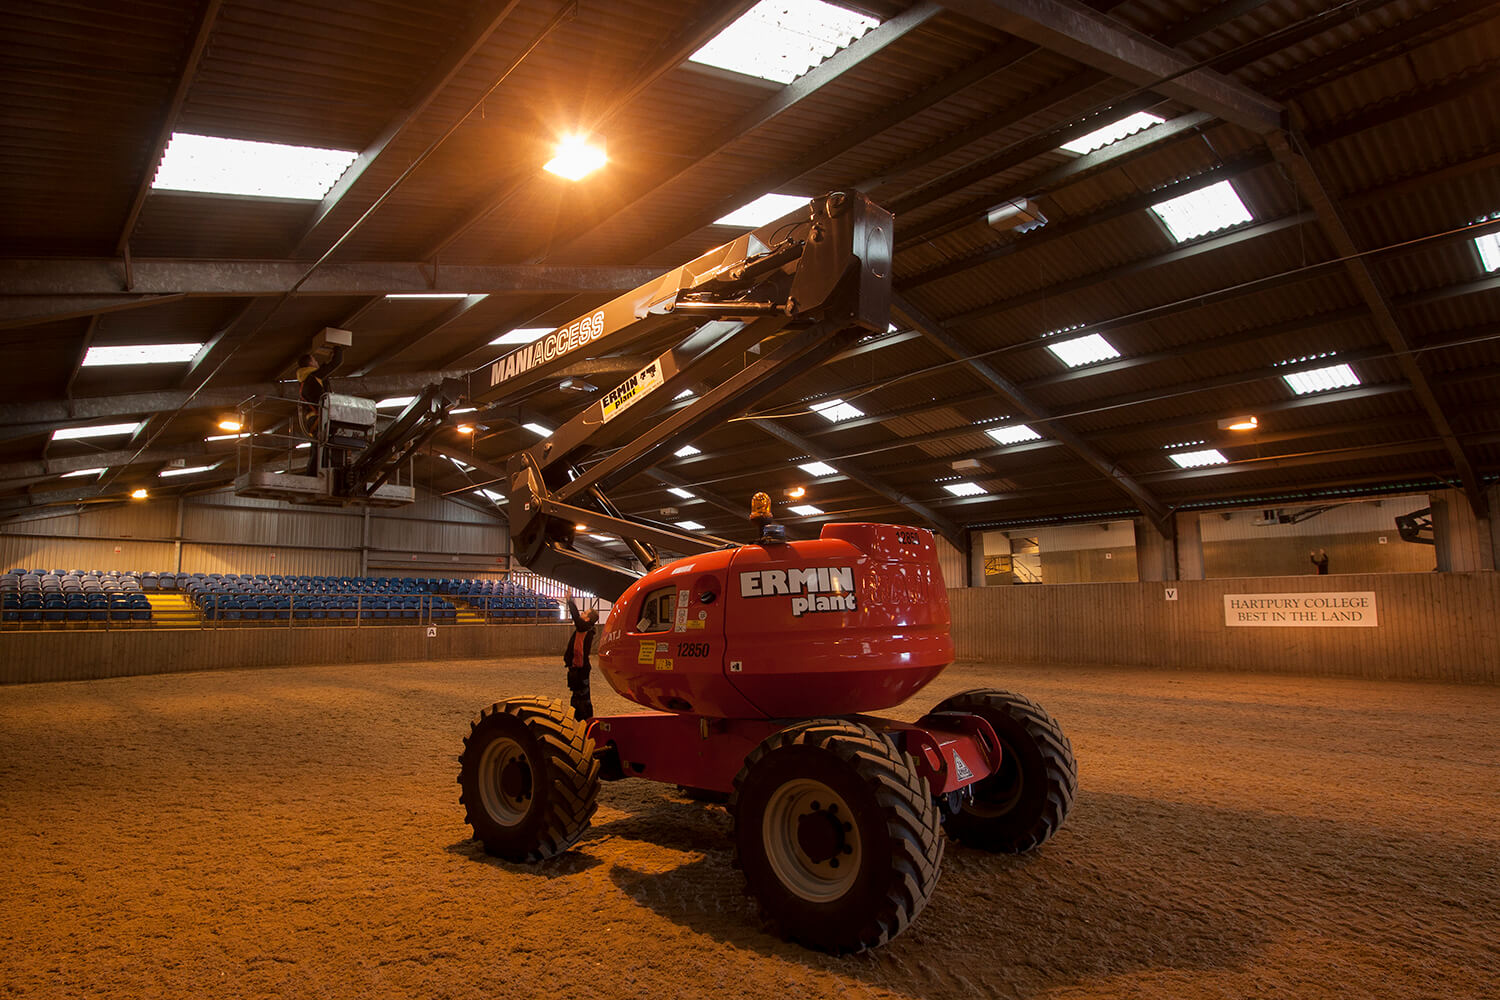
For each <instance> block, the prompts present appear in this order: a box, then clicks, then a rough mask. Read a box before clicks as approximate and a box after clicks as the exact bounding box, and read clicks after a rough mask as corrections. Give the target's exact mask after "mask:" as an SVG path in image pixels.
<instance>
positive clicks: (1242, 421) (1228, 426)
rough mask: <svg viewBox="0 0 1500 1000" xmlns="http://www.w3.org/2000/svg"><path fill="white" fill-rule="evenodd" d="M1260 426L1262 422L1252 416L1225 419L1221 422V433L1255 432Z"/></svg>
mask: <svg viewBox="0 0 1500 1000" xmlns="http://www.w3.org/2000/svg"><path fill="white" fill-rule="evenodd" d="M1259 426H1260V420H1259V419H1258V418H1256V417H1252V416H1244V417H1225V418H1224V419H1222V420H1220V421H1219V430H1221V431H1253V430H1255V428H1257V427H1259Z"/></svg>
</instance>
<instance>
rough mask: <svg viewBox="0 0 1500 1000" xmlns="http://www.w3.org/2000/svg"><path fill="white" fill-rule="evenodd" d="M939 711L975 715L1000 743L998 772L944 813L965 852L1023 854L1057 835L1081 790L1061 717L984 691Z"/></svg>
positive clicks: (1020, 699)
mask: <svg viewBox="0 0 1500 1000" xmlns="http://www.w3.org/2000/svg"><path fill="white" fill-rule="evenodd" d="M934 711H937V712H967V713H969V714H972V715H977V716H979V717H980V718H982V719H984V720H985V721H986V722H988V723H989V724H990V725H991V726H993V727H994V730H995V735H996V736H998V737H1000V753H1001V758H1000V770H999V771H998V772H997V773H995V774H993V775H991V776H990V777H988V778H985V779H984V780H982V781H980V782H978V783H976V784H975V785H974V786H973V798H972V799H965V800H963V804H962V805H961V806H960V808H959V809H958V811H957V812H949V813H947V814H946V816H945V819H944V825H945V827H946V828H947V831H948V835H949V836H950V837H952V838H953V839H954V840H957V841H958V842H959V843H961V844H964V845H965V846H967V847H977V848H979V849H981V850H985V851H995V852H997V853H1005V854H1020V853H1022V852H1024V851H1029V850H1032V849H1033V848H1036V847H1038V846H1040V845H1041V844H1043V843H1044V842H1046V841H1047V839H1048V838H1050V837H1051V836H1052V835H1053V834H1054V833H1056V832H1057V831H1058V829H1059V828H1060V827H1061V826H1062V825H1063V820H1065V819H1067V816H1068V810H1069V809H1071V808H1072V807H1073V796H1074V795H1075V794H1077V792H1078V763H1077V762H1076V761H1075V760H1074V759H1073V744H1072V743H1070V742H1068V738H1067V737H1066V736H1064V735H1063V731H1062V728H1061V727H1060V726H1058V724H1057V720H1056V719H1054V718H1052V716H1050V715H1048V714H1047V713H1046V712H1045V711H1044V710H1043V709H1042V706H1040V705H1038V704H1037V703H1036V702H1034V701H1032V700H1031V699H1030V698H1026V697H1023V696H1021V695H1018V694H1011V693H1010V692H1008V691H991V690H983V689H981V690H977V691H965V692H963V693H961V694H956V695H954V696H953V697H951V698H949V699H947V700H945V701H944V702H943V703H942V704H940V705H938V707H937V708H936V709H934Z"/></svg>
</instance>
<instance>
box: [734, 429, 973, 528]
mask: <svg viewBox="0 0 1500 1000" xmlns="http://www.w3.org/2000/svg"><path fill="white" fill-rule="evenodd" d="M749 423H752V424H754V425H755V426H756V427H758V428H759V429H760V430H762V431H764V432H765V433H767V434H769V435H771V436H772V437H774V438H777V439H778V440H780V441H783V442H785V443H786V444H789V445H791V446H792V447H793V448H796V449H797V450H798V451H800V452H804V453H806V454H808V455H810V456H812V457H813V458H816V459H818V460H819V461H827V460H828V459H827V458H826V457H825V456H827V454H828V452H827V451H825V450H824V449H823V448H821V447H819V446H818V445H817V444H814V443H813V442H812V441H809V440H807V438H805V437H803V436H802V435H800V434H798V433H796V432H795V431H792V430H789V429H787V428H785V427H783V426H782V425H781V424H780V423H778V422H777V421H775V420H760V419H756V420H750V421H749ZM839 472H841V473H843V475H844V476H846V477H848V478H849V479H852V480H853V481H854V482H856V483H858V484H859V485H860V486H863V487H864V488H865V489H867V490H869V491H870V492H871V493H874V494H876V495H877V496H882V497H885V498H886V499H887V500H890V501H892V502H894V503H897V504H900V505H901V506H902V507H905V508H906V509H907V510H909V511H911V512H912V513H913V514H916V515H917V516H918V517H920V518H922V519H923V520H925V521H927V522H928V523H929V524H931V525H932V526H933V527H934V528H936V529H937V532H938V534H940V535H942V536H943V537H944V538H946V539H948V541H949V542H951V543H952V544H953V546H954V548H956V549H958V550H959V551H960V552H963V551H965V550H966V549H967V548H968V539H967V538H966V537H965V533H964V529H963V528H961V527H959V525H958V524H957V522H955V521H952V520H949V519H948V518H947V517H944V516H943V515H942V514H939V513H938V512H937V511H935V510H933V509H932V508H931V507H929V506H927V505H926V504H924V503H922V502H921V501H919V500H917V499H916V498H914V497H912V496H910V495H909V494H907V493H903V492H902V491H901V490H898V489H896V488H895V487H893V486H891V485H890V484H889V483H887V482H886V481H885V480H883V479H881V478H880V477H878V476H876V475H874V474H873V473H870V472H868V471H866V470H865V469H863V468H861V467H860V466H858V465H856V464H855V463H853V462H850V461H848V460H842V461H841V462H840V463H839Z"/></svg>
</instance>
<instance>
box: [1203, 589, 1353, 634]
mask: <svg viewBox="0 0 1500 1000" xmlns="http://www.w3.org/2000/svg"><path fill="white" fill-rule="evenodd" d="M1224 624H1225V625H1240V626H1248V627H1251V628H1374V627H1375V626H1377V625H1379V624H1380V618H1379V616H1378V615H1377V613H1376V610H1375V592H1374V591H1373V590H1361V591H1350V592H1347V593H1326V594H1225V595H1224Z"/></svg>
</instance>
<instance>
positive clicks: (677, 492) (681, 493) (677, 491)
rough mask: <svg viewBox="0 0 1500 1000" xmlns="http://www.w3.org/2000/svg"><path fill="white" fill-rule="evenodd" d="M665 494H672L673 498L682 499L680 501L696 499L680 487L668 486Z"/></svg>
mask: <svg viewBox="0 0 1500 1000" xmlns="http://www.w3.org/2000/svg"><path fill="white" fill-rule="evenodd" d="M667 492H668V493H670V494H672V495H673V496H674V497H682V499H684V500H696V499H697V497H695V496H693V494H692V493H689V492H688V491H687V490H685V489H683V488H682V487H680V486H668V487H667Z"/></svg>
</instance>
